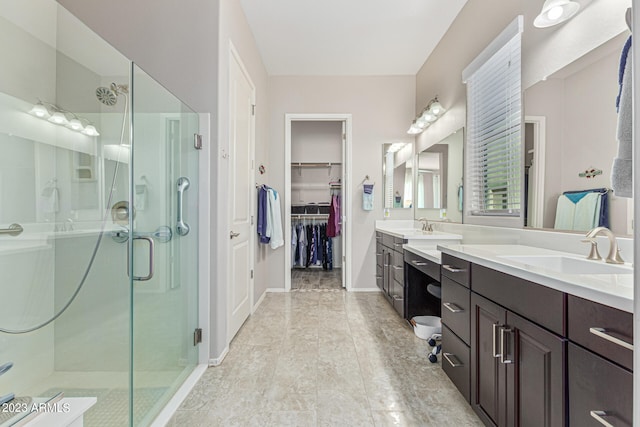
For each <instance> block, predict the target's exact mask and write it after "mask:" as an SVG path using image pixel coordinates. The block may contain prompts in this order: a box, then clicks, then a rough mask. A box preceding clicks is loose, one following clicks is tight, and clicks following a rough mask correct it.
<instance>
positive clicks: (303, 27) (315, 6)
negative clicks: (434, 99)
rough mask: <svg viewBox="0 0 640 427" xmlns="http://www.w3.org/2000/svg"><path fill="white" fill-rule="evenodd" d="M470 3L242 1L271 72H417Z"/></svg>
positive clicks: (454, 0) (427, 0)
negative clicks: (459, 13) (458, 15)
mask: <svg viewBox="0 0 640 427" xmlns="http://www.w3.org/2000/svg"><path fill="white" fill-rule="evenodd" d="M466 2H467V0H446V1H443V0H403V1H390V0H347V1H345V0H323V1H318V0H316V1H311V0H271V1H264V0H241V3H242V7H243V9H244V12H245V15H246V17H247V20H248V22H249V26H250V27H251V30H252V32H253V35H254V37H255V39H256V43H257V45H258V49H259V51H260V54H261V55H262V60H263V62H264V64H265V66H266V68H267V72H268V73H269V74H270V75H314V76H319V75H414V74H417V72H418V70H419V69H420V67H421V66H422V64H424V62H425V60H426V59H427V57H428V56H429V54H430V53H431V52H432V51H433V49H434V48H435V47H436V45H437V44H438V42H439V41H440V39H441V38H442V36H443V35H444V34H445V32H446V31H447V29H448V28H449V26H450V25H451V23H452V22H453V20H454V19H455V17H456V15H457V14H458V12H460V10H461V9H462V7H463V6H464V4H465V3H466Z"/></svg>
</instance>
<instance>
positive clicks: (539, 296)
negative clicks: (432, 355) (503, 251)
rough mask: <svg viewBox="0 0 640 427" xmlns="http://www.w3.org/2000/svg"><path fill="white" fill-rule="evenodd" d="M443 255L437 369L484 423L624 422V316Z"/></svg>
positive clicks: (627, 416) (627, 336)
mask: <svg viewBox="0 0 640 427" xmlns="http://www.w3.org/2000/svg"><path fill="white" fill-rule="evenodd" d="M442 261H443V265H442V305H443V307H442V321H443V332H442V351H443V359H442V368H443V370H444V371H445V373H446V374H447V375H448V376H449V378H451V380H452V381H453V382H454V384H456V386H457V387H458V389H459V390H460V392H461V393H462V394H463V396H465V398H467V399H470V404H471V406H472V407H473V409H474V411H475V412H476V413H477V414H478V416H479V417H480V419H481V420H482V421H483V422H484V423H485V424H486V425H488V426H570V427H574V426H575V427H583V426H594V427H597V426H602V425H614V426H631V425H632V417H633V414H632V408H633V402H632V399H633V390H632V389H633V372H632V368H633V315H632V314H631V313H628V312H625V311H622V310H618V309H616V308H612V307H609V306H606V305H603V304H599V303H597V302H594V301H590V300H586V299H583V298H579V297H576V296H574V295H569V294H567V293H564V292H560V291H557V290H554V289H551V288H549V287H546V286H543V285H539V284H537V283H533V282H530V281H527V280H524V279H521V278H518V277H515V276H511V275H509V274H505V273H502V272H499V271H496V270H493V269H490V268H487V267H484V266H481V265H477V264H471V263H468V262H467V261H464V260H458V259H457V258H456V257H453V256H451V255H447V254H443V258H442ZM465 263H466V264H465ZM445 265H447V266H448V268H445ZM467 295H470V297H469V306H468V307H465V301H466V300H467ZM447 303H449V304H447ZM447 307H449V308H447ZM465 312H466V313H467V314H466V319H465V315H464V313H465ZM466 322H468V325H469V326H470V328H469V329H466V328H465V326H466V325H467V323H466ZM466 331H468V332H466ZM467 333H468V335H467ZM467 336H468V337H469V338H468V339H467V338H466V337H467ZM465 343H466V344H465ZM465 345H468V347H465ZM467 349H468V354H469V358H468V359H465V355H466V354H467V351H466V350H467ZM452 354H453V357H452V356H451V355H452ZM444 355H447V357H445V356H444ZM466 360H468V362H466V365H467V367H468V368H469V369H467V371H466V372H468V374H467V373H466V372H465V369H464V366H465V361H466ZM464 375H469V379H468V381H467V380H466V379H465V378H464ZM466 384H469V388H468V389H467V386H466ZM467 390H469V391H467Z"/></svg>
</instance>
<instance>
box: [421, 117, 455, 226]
mask: <svg viewBox="0 0 640 427" xmlns="http://www.w3.org/2000/svg"><path fill="white" fill-rule="evenodd" d="M463 145H464V129H459V130H457V131H455V132H454V133H452V134H451V135H449V136H447V137H446V138H445V139H443V140H442V141H440V142H438V143H437V144H434V145H432V146H430V147H428V148H426V149H424V150H423V151H421V152H420V153H418V154H417V155H416V159H417V160H416V165H417V167H416V169H417V170H416V185H415V196H414V198H415V200H416V209H415V218H422V217H424V218H428V219H443V220H444V219H446V220H448V221H452V222H462V210H463V206H462V197H463V188H462V175H463V171H464V167H463V162H464V157H463Z"/></svg>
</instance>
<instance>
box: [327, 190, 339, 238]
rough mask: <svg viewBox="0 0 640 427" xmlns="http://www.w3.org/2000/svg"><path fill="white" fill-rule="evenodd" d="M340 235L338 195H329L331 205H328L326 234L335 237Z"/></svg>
mask: <svg viewBox="0 0 640 427" xmlns="http://www.w3.org/2000/svg"><path fill="white" fill-rule="evenodd" d="M339 235H340V196H338V195H335V194H334V195H333V196H331V206H330V207H329V219H328V221H327V236H328V237H336V236H339Z"/></svg>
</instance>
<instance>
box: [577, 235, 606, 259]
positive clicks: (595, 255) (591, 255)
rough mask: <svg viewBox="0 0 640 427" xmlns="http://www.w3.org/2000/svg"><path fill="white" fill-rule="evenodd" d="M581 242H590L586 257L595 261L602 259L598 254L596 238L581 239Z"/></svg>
mask: <svg viewBox="0 0 640 427" xmlns="http://www.w3.org/2000/svg"><path fill="white" fill-rule="evenodd" d="M581 242H583V243H591V250H590V251H589V255H588V256H587V259H592V260H595V261H600V260H601V259H602V256H600V253H599V252H598V242H597V241H596V239H592V238H588V239H584V240H581Z"/></svg>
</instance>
